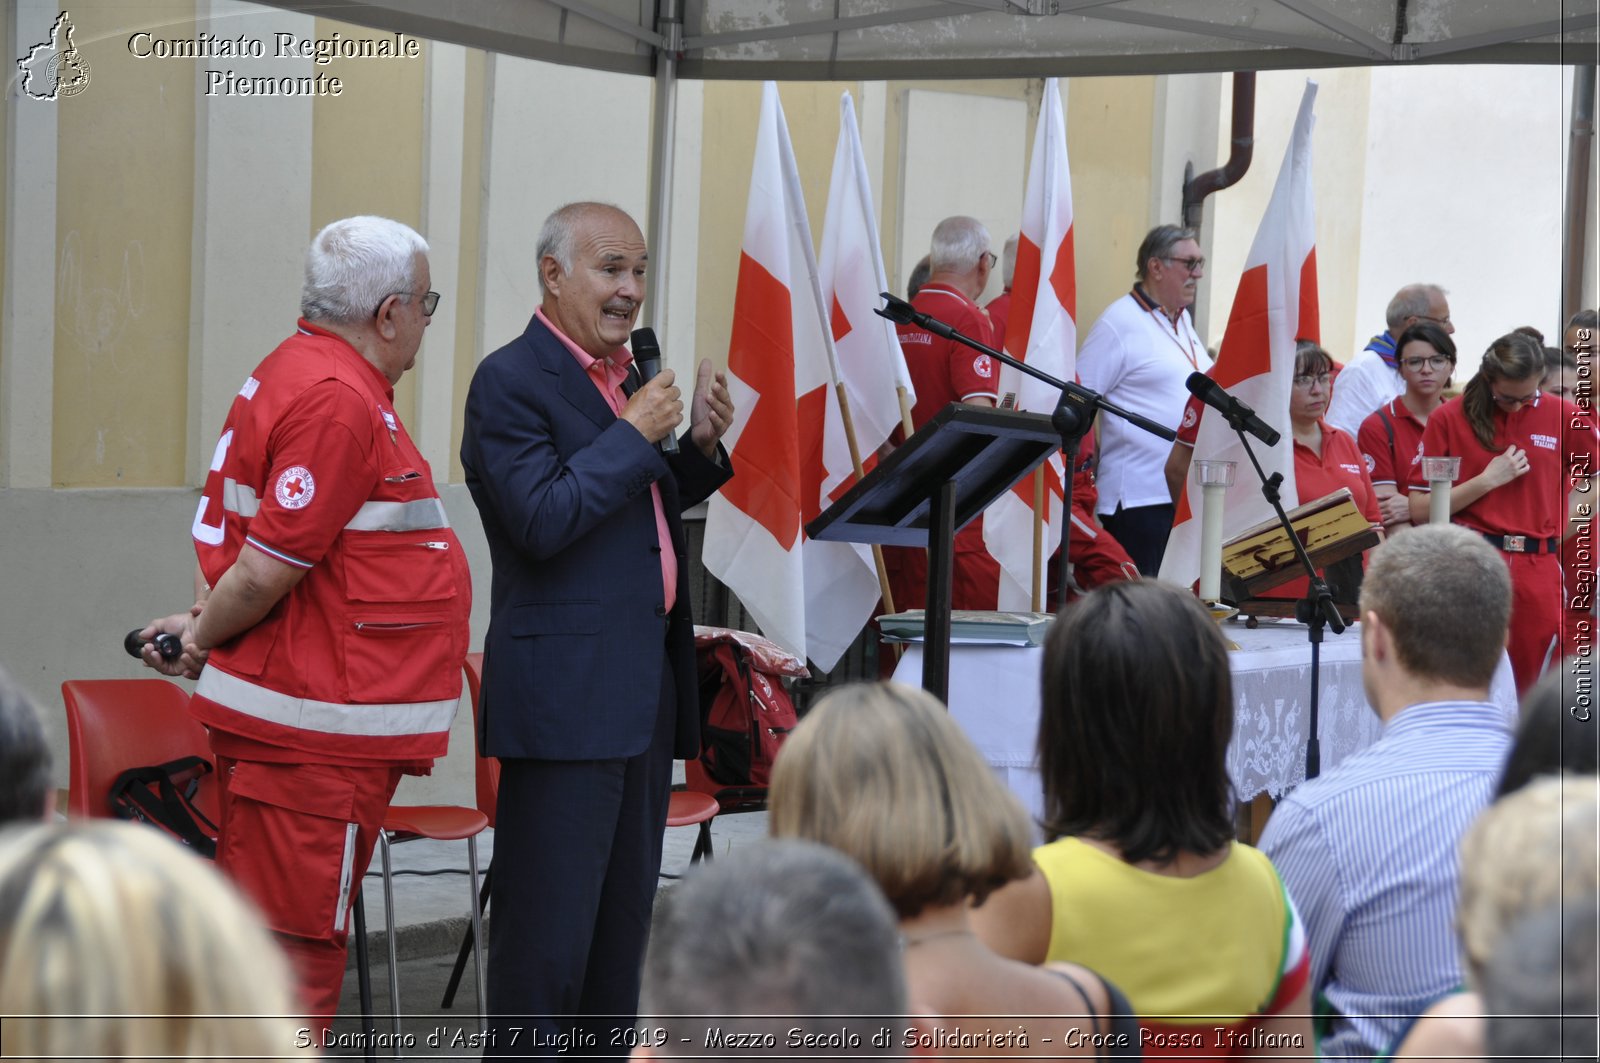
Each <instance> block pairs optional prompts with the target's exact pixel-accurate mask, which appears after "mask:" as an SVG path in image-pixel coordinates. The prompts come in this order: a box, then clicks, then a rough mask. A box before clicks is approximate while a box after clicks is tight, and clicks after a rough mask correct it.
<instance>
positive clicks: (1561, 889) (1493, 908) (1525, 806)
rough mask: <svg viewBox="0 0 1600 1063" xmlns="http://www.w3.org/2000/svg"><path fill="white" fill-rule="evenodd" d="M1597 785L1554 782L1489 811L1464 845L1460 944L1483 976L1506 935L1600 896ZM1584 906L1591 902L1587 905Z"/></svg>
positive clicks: (1533, 786) (1580, 780)
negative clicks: (1538, 915) (1522, 923)
mask: <svg viewBox="0 0 1600 1063" xmlns="http://www.w3.org/2000/svg"><path fill="white" fill-rule="evenodd" d="M1597 836H1600V777H1597V776H1594V775H1570V774H1569V775H1551V776H1546V777H1544V778H1541V779H1538V780H1536V781H1534V782H1531V783H1529V784H1528V785H1527V786H1525V787H1523V788H1522V789H1521V790H1518V791H1517V792H1516V793H1514V794H1508V795H1507V796H1505V797H1503V798H1501V799H1500V800H1498V801H1496V802H1495V803H1494V804H1492V805H1490V806H1489V807H1488V808H1487V809H1486V810H1485V811H1484V813H1483V814H1482V815H1481V816H1479V817H1478V819H1477V821H1476V822H1474V823H1473V824H1472V827H1471V828H1470V829H1469V830H1468V831H1467V833H1466V836H1465V837H1464V838H1463V839H1462V841H1461V909H1460V913H1459V917H1458V918H1459V921H1460V924H1461V944H1462V946H1463V948H1464V950H1465V952H1466V960H1467V971H1468V975H1469V977H1470V979H1471V980H1472V982H1473V983H1474V984H1477V985H1481V984H1482V978H1483V972H1484V970H1485V968H1486V967H1487V965H1488V963H1489V959H1490V957H1491V956H1492V955H1493V954H1494V950H1495V947H1496V946H1497V945H1499V943H1500V940H1501V938H1502V937H1504V936H1505V933H1506V931H1507V930H1508V929H1509V928H1510V927H1511V926H1512V925H1513V924H1514V923H1516V922H1517V920H1518V919H1519V918H1521V917H1522V916H1525V915H1528V914H1529V913H1531V912H1533V911H1536V910H1537V909H1540V908H1543V907H1546V906H1550V905H1555V904H1559V903H1561V902H1562V901H1567V902H1577V901H1581V900H1582V899H1583V898H1586V897H1591V896H1593V895H1594V893H1595V891H1596V890H1597V889H1600V873H1597V870H1596V865H1597V861H1600V851H1597V844H1600V842H1597ZM1584 903H1587V902H1584Z"/></svg>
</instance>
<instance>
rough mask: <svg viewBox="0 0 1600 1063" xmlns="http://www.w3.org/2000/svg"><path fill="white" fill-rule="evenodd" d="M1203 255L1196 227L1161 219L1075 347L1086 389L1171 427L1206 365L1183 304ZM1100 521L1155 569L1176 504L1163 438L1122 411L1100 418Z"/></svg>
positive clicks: (1143, 565)
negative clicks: (1130, 276) (1127, 278)
mask: <svg viewBox="0 0 1600 1063" xmlns="http://www.w3.org/2000/svg"><path fill="white" fill-rule="evenodd" d="M1205 264H1206V260H1205V257H1204V256H1203V255H1201V253H1200V245H1199V243H1197V242H1196V241H1195V233H1194V230H1193V229H1184V228H1181V227H1179V226H1176V225H1158V226H1156V227H1155V228H1154V229H1151V230H1150V232H1149V234H1147V235H1146V236H1145V238H1144V242H1143V243H1141V244H1140V245H1139V260H1138V273H1139V279H1138V281H1137V282H1136V283H1135V284H1134V286H1133V290H1132V291H1131V292H1129V293H1128V294H1127V295H1124V296H1123V297H1122V298H1120V299H1118V300H1117V301H1116V302H1114V303H1112V304H1111V305H1110V306H1109V307H1107V308H1106V312H1105V313H1104V314H1101V315H1100V320H1099V321H1096V322H1095V323H1094V327H1093V328H1092V329H1090V330H1089V335H1088V336H1087V337H1085V338H1084V341H1083V346H1082V347H1081V348H1080V349H1079V351H1078V377H1079V379H1080V380H1082V382H1083V384H1084V386H1085V387H1088V388H1093V389H1094V390H1095V391H1098V392H1100V393H1101V394H1103V395H1104V396H1105V397H1106V399H1107V400H1108V401H1110V402H1113V403H1115V404H1116V405H1118V406H1121V407H1123V408H1124V409H1127V410H1130V411H1132V412H1134V413H1138V414H1143V415H1144V416H1146V417H1148V418H1150V419H1151V420H1153V421H1156V422H1157V423H1159V424H1164V425H1166V426H1167V427H1169V428H1172V429H1176V428H1177V427H1178V420H1179V418H1181V417H1182V416H1183V406H1184V403H1185V402H1186V401H1187V400H1188V397H1189V392H1188V390H1187V389H1186V388H1185V387H1184V381H1185V380H1187V379H1188V377H1189V374H1190V373H1193V372H1195V371H1197V370H1198V371H1201V372H1204V371H1205V370H1206V369H1207V368H1208V367H1209V366H1210V365H1211V355H1210V353H1209V352H1208V351H1207V350H1206V345H1205V344H1204V343H1203V342H1201V340H1200V337H1199V335H1198V334H1196V332H1195V330H1194V320H1193V318H1192V316H1191V314H1190V312H1189V307H1191V306H1193V305H1194V300H1195V289H1196V286H1197V285H1198V283H1199V280H1200V277H1201V276H1202V275H1203V274H1204V271H1205ZM1098 425H1099V427H1098V431H1099V434H1100V469H1099V473H1098V475H1097V477H1096V481H1097V482H1098V484H1099V487H1100V505H1099V513H1100V522H1101V524H1103V525H1104V526H1105V528H1106V530H1107V531H1109V532H1110V533H1111V535H1112V537H1113V538H1115V539H1116V540H1117V542H1119V543H1121V544H1122V545H1123V547H1124V548H1125V549H1126V550H1127V551H1128V554H1129V556H1131V557H1132V558H1133V561H1134V563H1135V564H1136V565H1138V566H1139V571H1140V572H1141V573H1143V574H1144V575H1146V576H1154V575H1155V574H1156V573H1157V572H1158V571H1159V570H1160V568H1161V555H1162V553H1163V552H1165V550H1166V547H1167V533H1168V532H1169V531H1171V530H1172V519H1173V515H1174V506H1173V501H1172V495H1171V493H1170V492H1169V491H1168V490H1167V481H1166V477H1165V475H1164V474H1163V471H1162V470H1163V467H1164V465H1165V463H1166V460H1167V452H1168V450H1169V449H1170V444H1169V443H1168V442H1167V441H1166V440H1164V439H1160V438H1158V437H1156V436H1153V435H1151V434H1150V433H1148V432H1146V431H1145V430H1144V429H1142V428H1137V427H1135V426H1134V425H1131V424H1129V423H1128V422H1126V421H1124V420H1122V419H1121V418H1120V417H1112V416H1102V417H1100V419H1099V421H1098Z"/></svg>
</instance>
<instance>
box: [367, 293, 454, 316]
mask: <svg viewBox="0 0 1600 1063" xmlns="http://www.w3.org/2000/svg"><path fill="white" fill-rule="evenodd" d="M389 295H403V296H405V297H406V298H407V299H415V298H416V293H414V292H390V293H389ZM389 295H385V296H384V297H383V298H384V299H387V298H389ZM438 308H439V293H438V292H424V293H422V316H423V317H432V316H433V312H434V311H435V310H437V309H438ZM382 309H383V301H382V300H379V302H378V305H377V306H376V307H374V308H373V311H372V316H373V317H377V316H378V311H380V310H382Z"/></svg>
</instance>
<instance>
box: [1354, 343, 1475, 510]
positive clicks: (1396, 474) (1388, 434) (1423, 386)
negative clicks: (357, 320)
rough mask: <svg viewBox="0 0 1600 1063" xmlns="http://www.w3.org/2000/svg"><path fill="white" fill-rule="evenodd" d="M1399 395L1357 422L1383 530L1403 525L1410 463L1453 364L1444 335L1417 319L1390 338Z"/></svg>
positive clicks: (1453, 353)
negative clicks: (1397, 369) (1401, 388)
mask: <svg viewBox="0 0 1600 1063" xmlns="http://www.w3.org/2000/svg"><path fill="white" fill-rule="evenodd" d="M1394 349H1395V351H1396V352H1397V353H1396V361H1397V362H1398V364H1399V366H1400V376H1401V378H1402V379H1403V380H1405V382H1406V390H1405V394H1403V395H1401V396H1400V397H1399V398H1397V399H1393V400H1391V401H1389V402H1387V403H1385V404H1384V405H1382V406H1379V407H1378V408H1377V410H1375V411H1373V413H1372V414H1371V416H1369V417H1368V418H1367V419H1366V420H1365V421H1363V422H1362V423H1361V431H1360V432H1358V433H1357V434H1356V444H1357V445H1358V446H1359V447H1360V449H1361V458H1362V460H1363V461H1365V462H1366V465H1367V474H1368V475H1369V476H1371V477H1372V489H1373V491H1374V492H1375V493H1376V494H1377V496H1378V509H1379V511H1380V512H1381V513H1382V514H1383V526H1384V527H1385V528H1396V527H1400V528H1409V527H1410V526H1411V503H1410V501H1409V499H1408V498H1407V494H1408V492H1409V490H1410V486H1411V471H1412V466H1413V465H1415V464H1416V463H1417V459H1418V458H1419V457H1420V456H1421V455H1422V431H1423V429H1425V428H1426V427H1427V426H1428V415H1429V414H1431V413H1433V411H1434V410H1437V409H1438V408H1439V406H1440V405H1441V404H1442V403H1443V402H1444V389H1445V388H1447V387H1449V386H1450V374H1451V373H1453V372H1455V368H1456V345H1455V341H1453V340H1452V339H1451V338H1450V334H1449V333H1447V332H1446V331H1445V330H1444V329H1442V328H1440V327H1439V326H1438V325H1435V324H1433V323H1432V322H1429V321H1419V322H1418V323H1417V324H1415V325H1412V326H1411V327H1410V328H1408V329H1406V330H1405V331H1404V332H1402V333H1401V334H1400V338H1399V339H1397V340H1396V341H1395V344H1394Z"/></svg>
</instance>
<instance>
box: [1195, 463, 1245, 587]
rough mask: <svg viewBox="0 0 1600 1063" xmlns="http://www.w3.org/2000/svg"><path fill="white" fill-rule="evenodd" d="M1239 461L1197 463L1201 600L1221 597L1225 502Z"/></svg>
mask: <svg viewBox="0 0 1600 1063" xmlns="http://www.w3.org/2000/svg"><path fill="white" fill-rule="evenodd" d="M1238 467H1239V463H1238V462H1236V461H1217V460H1215V459H1211V458H1202V459H1199V460H1197V461H1195V463H1194V482H1195V483H1196V484H1197V485H1199V487H1200V491H1201V498H1200V600H1201V601H1205V602H1215V601H1216V600H1217V599H1219V598H1221V597H1222V500H1223V498H1224V497H1225V496H1226V495H1227V493H1228V488H1230V487H1232V486H1233V475H1234V470H1235V469H1237V468H1238Z"/></svg>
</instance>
